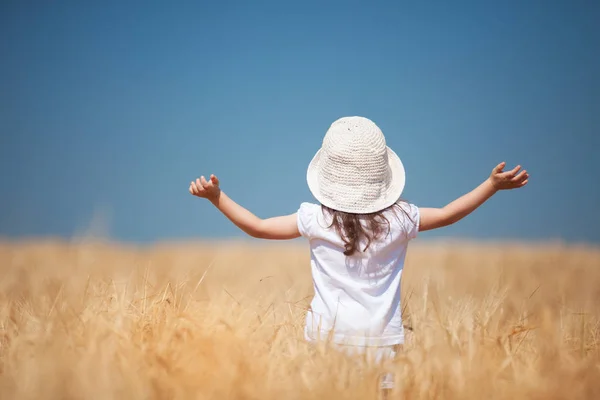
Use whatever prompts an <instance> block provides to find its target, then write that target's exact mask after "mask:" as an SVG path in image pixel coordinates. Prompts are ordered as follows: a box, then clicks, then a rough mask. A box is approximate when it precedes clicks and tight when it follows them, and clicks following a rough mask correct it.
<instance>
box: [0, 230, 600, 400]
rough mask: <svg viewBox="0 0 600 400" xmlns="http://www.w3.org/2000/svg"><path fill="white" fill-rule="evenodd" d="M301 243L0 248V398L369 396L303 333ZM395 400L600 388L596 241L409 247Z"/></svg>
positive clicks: (337, 358)
mask: <svg viewBox="0 0 600 400" xmlns="http://www.w3.org/2000/svg"><path fill="white" fill-rule="evenodd" d="M308 257H309V255H308V252H307V248H306V247H302V246H300V247H298V246H296V245H284V244H278V245H265V244H262V243H261V244H254V243H251V244H244V243H224V244H223V243H201V244H193V243H192V244H163V245H157V246H153V247H148V248H141V247H140V248H133V247H130V248H129V247H127V246H124V245H118V244H107V243H86V242H82V243H66V242H60V241H43V242H4V243H2V244H0V261H1V262H2V265H1V268H0V274H1V280H0V282H1V283H0V398H2V399H41V398H43V399H54V398H56V399H58V398H60V399H79V398H85V399H261V400H265V399H320V398H327V399H333V398H335V399H337V398H344V399H369V398H376V396H377V379H376V378H377V374H378V373H380V372H381V371H382V370H381V368H382V367H381V366H374V365H366V367H365V366H364V365H362V364H361V363H360V362H361V360H360V359H352V358H350V357H347V356H343V355H341V354H338V353H336V352H335V351H334V350H330V349H328V348H326V347H325V346H318V347H312V346H310V345H308V344H306V343H305V342H304V340H303V338H302V337H303V335H302V329H303V323H304V312H305V310H306V307H307V306H308V304H309V302H310V299H311V296H312V286H311V278H310V271H309V267H308V262H309V258H308ZM406 265H407V266H406V269H405V271H404V275H403V283H402V286H403V288H402V290H403V305H404V308H405V311H404V314H405V324H406V326H407V329H409V330H408V331H407V332H408V333H409V335H408V341H407V343H406V345H405V348H404V351H403V352H402V353H401V354H400V355H399V357H398V359H397V360H395V362H394V363H393V364H392V365H389V366H386V367H388V368H391V369H392V370H393V371H394V372H395V377H396V389H395V392H394V393H393V394H392V398H403V399H430V398H440V399H455V398H456V399H516V398H528V399H531V398H534V399H558V398H564V399H567V398H568V399H579V398H598V397H599V396H600V357H599V348H600V347H599V343H598V341H599V340H600V326H599V321H600V319H599V318H598V317H599V315H598V314H599V311H598V302H599V301H600V251H599V250H598V249H595V248H584V247H567V246H564V245H560V244H555V245H553V244H549V245H527V246H523V245H521V246H520V245H517V244H507V243H504V244H477V245H469V244H466V243H450V244H419V243H418V242H416V243H415V244H414V245H413V246H412V247H411V248H410V250H409V255H408V259H407V264H406Z"/></svg>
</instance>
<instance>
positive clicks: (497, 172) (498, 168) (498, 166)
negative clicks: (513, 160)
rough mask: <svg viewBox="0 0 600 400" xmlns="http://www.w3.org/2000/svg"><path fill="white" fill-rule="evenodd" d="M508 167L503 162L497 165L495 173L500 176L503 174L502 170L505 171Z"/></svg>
mask: <svg viewBox="0 0 600 400" xmlns="http://www.w3.org/2000/svg"><path fill="white" fill-rule="evenodd" d="M505 166H506V162H504V161H502V162H501V163H500V164H498V165H496V167H494V173H496V174H499V173H500V172H502V170H503V169H504V167H505Z"/></svg>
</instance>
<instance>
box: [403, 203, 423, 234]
mask: <svg viewBox="0 0 600 400" xmlns="http://www.w3.org/2000/svg"><path fill="white" fill-rule="evenodd" d="M401 207H402V209H403V210H404V212H405V214H403V217H404V218H403V224H402V225H403V228H404V232H405V234H406V238H407V239H408V240H412V239H415V238H416V237H417V236H418V234H419V225H420V219H421V214H420V212H419V207H417V206H416V205H414V204H411V203H404V204H401Z"/></svg>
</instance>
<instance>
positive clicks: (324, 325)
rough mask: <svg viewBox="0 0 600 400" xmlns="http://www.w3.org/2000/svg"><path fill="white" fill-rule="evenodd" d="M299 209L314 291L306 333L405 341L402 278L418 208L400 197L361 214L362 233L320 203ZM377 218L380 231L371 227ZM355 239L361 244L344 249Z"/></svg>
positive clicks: (374, 342)
mask: <svg viewBox="0 0 600 400" xmlns="http://www.w3.org/2000/svg"><path fill="white" fill-rule="evenodd" d="M297 215H298V230H299V232H300V233H301V235H302V236H303V237H305V238H307V239H308V241H309V243H310V253H311V270H312V276H313V284H314V291H315V296H314V298H313V301H312V303H311V307H310V310H309V311H308V313H307V316H306V325H305V337H306V339H307V340H309V341H314V340H322V339H331V340H332V341H333V342H335V343H340V344H342V343H344V344H357V345H369V346H385V345H392V344H398V343H402V342H403V341H404V340H403V339H404V331H403V327H402V316H401V306H400V280H401V277H402V269H403V267H404V259H405V256H406V250H407V246H408V243H409V241H410V240H411V239H413V238H415V237H416V236H417V233H418V226H419V211H418V208H417V207H415V206H414V205H411V204H407V203H404V202H398V203H397V204H394V205H393V206H391V207H389V208H387V209H385V210H384V211H382V212H380V213H377V214H375V215H365V216H361V217H362V218H360V220H359V221H360V224H361V226H362V228H363V230H362V232H364V234H363V235H362V237H360V238H357V237H356V235H355V236H354V237H351V236H350V235H348V231H351V232H354V231H356V229H353V227H352V226H351V224H349V223H346V224H344V225H342V224H337V226H336V223H335V222H336V221H335V217H336V215H335V214H334V213H331V212H327V210H324V208H323V207H322V206H320V205H317V204H311V203H303V204H302V205H301V206H300V208H299V210H298V214H297ZM375 223H376V224H378V225H379V226H378V227H379V228H380V229H378V232H380V235H378V237H373V232H372V231H370V230H369V228H372V227H371V225H373V224H375ZM336 228H338V229H336ZM340 228H341V231H340ZM344 228H346V230H345V231H344ZM351 239H359V240H357V243H356V247H357V248H356V249H354V251H353V252H352V254H350V255H347V254H344V253H345V252H346V253H349V251H347V249H348V247H350V245H351V244H353V243H352V241H351ZM367 245H368V246H367Z"/></svg>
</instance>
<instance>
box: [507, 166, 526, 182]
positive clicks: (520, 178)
mask: <svg viewBox="0 0 600 400" xmlns="http://www.w3.org/2000/svg"><path fill="white" fill-rule="evenodd" d="M527 178H529V174H527V170H525V169H524V170H523V171H521V172H519V174H517V175H515V176H514V177H513V178H512V179H511V182H513V183H521V182H523V181H525V180H527Z"/></svg>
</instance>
